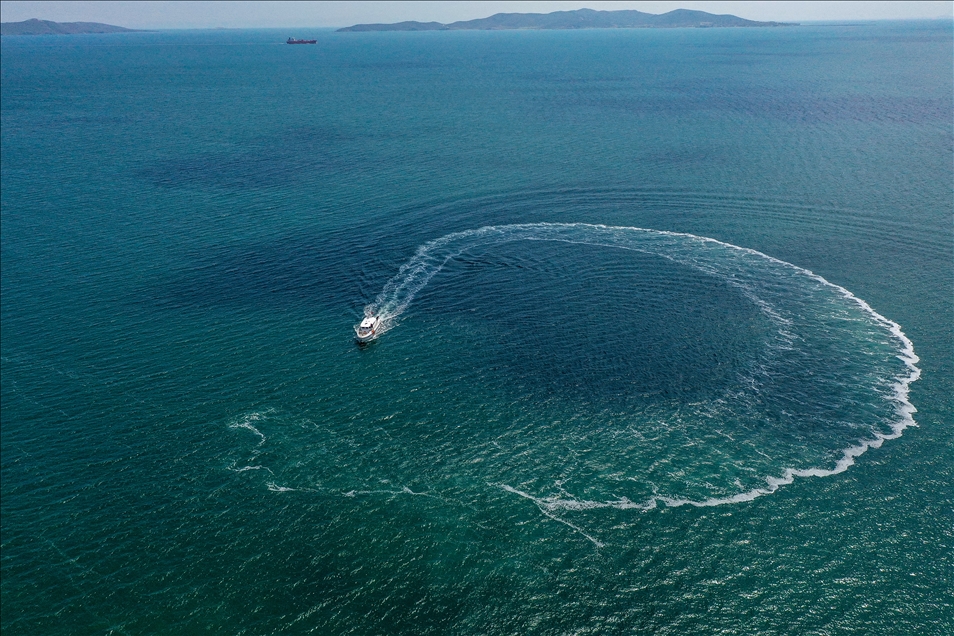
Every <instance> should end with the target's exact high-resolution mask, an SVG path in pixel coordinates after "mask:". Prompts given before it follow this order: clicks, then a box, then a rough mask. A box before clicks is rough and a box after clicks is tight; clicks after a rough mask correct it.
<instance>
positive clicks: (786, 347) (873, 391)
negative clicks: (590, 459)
mask: <svg viewBox="0 0 954 636" xmlns="http://www.w3.org/2000/svg"><path fill="white" fill-rule="evenodd" d="M514 241H556V242H564V243H569V244H579V245H591V246H604V247H612V248H617V249H622V250H632V251H636V252H641V253H644V254H649V255H653V256H656V257H660V258H663V259H667V260H668V261H670V262H672V263H676V264H678V265H682V266H687V267H690V268H693V269H695V270H698V271H701V272H703V273H704V274H706V275H709V276H711V277H713V278H715V279H718V280H719V281H722V282H724V283H725V284H727V285H729V286H731V287H732V288H734V289H735V290H736V291H737V292H739V293H740V294H741V295H742V296H743V297H744V298H745V299H747V300H748V301H750V302H751V303H752V304H753V305H754V306H755V307H757V308H758V310H759V311H760V312H761V313H762V315H763V316H764V317H765V318H766V319H767V320H768V321H769V322H770V323H771V324H772V325H773V333H772V336H771V337H770V338H769V339H768V341H766V342H765V343H763V348H764V350H765V351H766V352H767V353H766V355H765V360H764V361H763V362H762V363H760V365H759V367H760V368H759V370H758V371H757V374H758V375H757V376H753V377H752V378H751V381H750V382H748V385H747V386H743V387H740V388H738V391H737V392H736V393H735V394H733V395H728V396H723V398H722V399H720V400H718V404H710V405H707V406H706V407H704V408H700V409H699V410H698V411H696V412H695V415H692V416H691V417H692V418H694V419H695V420H698V422H695V423H693V424H692V425H693V426H696V428H695V429H694V430H695V431H699V430H706V432H707V434H708V433H711V431H712V430H713V429H719V428H720V427H722V426H723V425H728V426H733V427H735V428H733V430H734V431H738V433H736V434H737V435H743V434H749V433H751V431H757V433H752V434H751V435H750V439H749V441H748V442H746V443H748V444H749V446H748V447H744V448H743V445H742V443H741V442H740V443H738V444H737V445H736V446H734V447H731V448H730V447H729V446H728V445H729V442H726V445H727V448H729V449H730V450H729V451H727V450H726V449H715V450H712V449H709V448H707V446H711V444H709V443H708V442H706V443H702V442H701V437H699V434H698V433H692V434H694V435H697V437H696V438H694V439H688V441H687V440H686V439H681V440H680V442H679V449H678V450H673V449H674V448H676V446H675V445H674V443H673V445H672V447H671V448H670V447H661V448H658V449H650V448H646V449H642V450H639V453H643V454H645V456H633V455H632V454H629V455H626V457H627V459H626V461H627V462H630V463H628V464H627V465H625V466H622V468H621V470H623V471H624V472H625V471H628V472H629V473H630V474H634V475H635V476H633V477H629V478H628V479H631V480H632V481H642V482H643V483H644V484H652V492H651V493H650V492H648V490H647V493H646V495H640V496H638V497H632V498H628V497H627V496H622V495H618V494H617V495H615V496H612V495H611V496H608V497H607V498H606V499H604V500H593V499H578V498H576V497H574V496H572V495H570V494H569V493H567V492H566V491H564V490H563V489H562V486H561V487H560V488H559V489H558V492H557V493H556V494H544V493H541V494H539V495H534V494H531V493H529V492H526V491H525V490H526V487H524V486H522V485H520V484H518V486H519V488H518V487H517V486H513V485H507V483H505V481H506V479H495V480H494V481H493V483H495V484H496V485H497V486H498V487H500V488H502V489H504V490H505V491H506V492H509V493H512V494H517V495H519V496H521V497H524V498H528V499H531V500H533V501H534V502H535V503H536V505H537V506H538V507H539V508H540V510H541V511H542V512H544V514H546V515H547V516H551V517H552V516H554V515H555V514H556V513H557V512H558V511H562V512H571V511H585V510H593V509H598V508H616V509H633V510H649V509H652V508H655V507H656V506H657V505H666V506H682V505H692V506H715V505H723V504H733V503H739V502H743V501H750V500H752V499H755V498H756V497H760V496H763V495H767V494H770V493H773V492H775V491H777V490H778V489H779V488H781V487H782V486H784V485H786V484H790V483H792V482H793V481H794V480H795V479H796V478H799V477H825V476H830V475H835V474H838V473H841V472H844V471H845V470H847V469H848V468H849V467H850V466H851V465H853V464H854V462H855V460H856V459H857V457H858V456H860V455H861V454H863V453H864V452H866V451H867V450H868V449H871V448H878V447H880V446H881V445H882V443H883V442H884V441H885V440H890V439H895V438H897V437H900V436H901V434H902V432H903V431H904V429H905V428H907V427H909V426H914V425H915V421H914V417H913V415H914V413H915V411H916V409H915V408H914V406H913V405H912V404H911V402H910V401H909V399H908V394H909V385H910V384H911V383H912V382H914V381H915V380H917V379H918V377H919V376H920V373H921V372H920V369H919V368H918V367H917V362H918V357H917V355H916V354H915V352H914V346H913V344H912V343H911V340H910V339H909V338H908V337H907V336H906V335H905V334H904V332H903V331H902V330H901V327H900V326H899V325H898V324H897V323H895V322H893V321H891V320H889V319H888V318H885V317H884V316H882V315H881V314H879V313H878V312H876V311H875V310H874V309H872V308H871V306H869V305H868V303H866V302H865V301H863V300H861V299H860V298H858V297H856V296H855V295H854V294H852V293H851V292H850V291H848V290H847V289H845V288H843V287H840V286H838V285H835V284H833V283H831V282H829V281H827V280H825V279H824V278H822V277H821V276H819V275H817V274H814V273H813V272H811V271H809V270H807V269H804V268H801V267H798V266H796V265H793V264H791V263H787V262H784V261H781V260H779V259H776V258H773V257H771V256H768V255H766V254H763V253H761V252H758V251H755V250H752V249H747V248H743V247H738V246H735V245H731V244H728V243H724V242H722V241H718V240H715V239H711V238H706V237H701V236H695V235H691V234H682V233H676V232H665V231H658V230H650V229H642V228H635V227H612V226H604V225H590V224H583V223H531V224H519V225H502V226H489V227H482V228H479V229H474V230H468V231H464V232H457V233H454V234H448V235H446V236H443V237H441V238H438V239H436V240H433V241H430V242H428V243H426V244H424V245H422V246H421V247H420V248H419V249H418V250H417V252H416V253H415V254H414V256H413V257H412V258H411V259H410V260H409V261H408V262H407V263H405V264H404V265H402V266H401V268H400V270H399V271H398V273H397V274H396V275H395V276H394V277H393V278H392V279H391V280H389V281H388V283H387V284H386V285H385V287H384V289H383V290H382V291H381V293H380V294H379V295H378V297H377V298H376V299H375V301H374V302H373V303H371V304H370V305H368V306H367V307H366V308H365V315H366V316H377V317H379V318H380V325H379V327H378V329H377V333H376V335H377V336H380V335H381V334H383V333H386V332H387V331H389V330H391V329H394V328H395V327H397V326H398V325H399V324H400V321H401V316H402V315H403V314H404V313H405V312H406V311H407V310H408V308H409V307H410V306H411V304H412V302H413V301H414V298H415V296H416V295H417V294H418V293H419V292H420V291H421V290H422V289H424V287H425V286H427V284H428V283H429V282H430V281H431V279H433V278H434V276H435V275H436V274H437V273H438V272H440V271H441V269H442V268H444V266H445V265H446V264H447V263H448V262H449V261H451V260H453V259H455V258H457V257H459V256H460V255H462V254H463V253H465V252H467V251H468V250H473V249H475V248H486V247H488V246H493V245H500V244H504V243H510V242H514ZM786 383H787V384H786ZM806 386H808V387H809V388H808V389H806ZM806 390H807V391H808V392H809V394H806V393H805V391H806ZM773 391H775V392H787V393H786V394H785V395H784V396H783V397H782V398H781V399H779V400H776V401H775V402H772V400H774V398H775V396H774V395H766V393H771V392H773ZM847 391H854V393H852V394H851V395H850V396H848V397H843V398H842V397H840V395H841V394H842V393H846V392H847ZM806 395H808V397H806ZM812 400H815V401H817V402H823V401H824V402H832V403H833V404H834V406H832V407H831V408H829V409H828V410H827V411H822V410H819V409H814V410H812V409H813V404H812ZM838 400H841V401H840V402H839V401H838ZM769 402H772V404H770V406H766V404H768V403H769ZM780 404H781V405H782V406H778V405H780ZM800 404H801V405H806V406H804V409H803V411H802V412H794V413H792V412H791V411H792V409H793V408H798V405H800ZM792 405H795V406H794V407H793V406H792ZM828 406H829V405H828V404H826V408H827V407H828ZM770 407H771V408H770ZM783 407H784V408H783ZM786 408H788V409H789V411H788V412H786V410H785V409H786ZM779 412H781V413H782V415H781V416H780V415H778V413H779ZM832 413H836V414H837V415H832ZM670 415H671V417H670V418H669V423H668V424H667V426H669V429H670V430H671V429H675V428H678V427H679V426H681V425H683V424H684V423H685V422H686V421H687V416H686V411H685V410H681V411H679V412H678V413H677V414H675V415H672V414H670ZM782 416H785V417H789V418H790V419H791V420H795V421H797V420H799V419H800V420H802V421H803V423H804V426H803V427H802V428H803V429H804V430H809V431H822V433H821V434H818V437H817V439H814V438H810V437H809V438H806V436H805V435H802V437H801V438H797V439H801V440H805V439H808V441H807V442H805V441H802V442H798V443H801V444H803V446H805V447H806V448H807V447H810V446H811V445H812V444H816V445H818V446H819V447H823V448H820V449H819V448H809V450H805V451H804V452H803V449H802V448H800V447H798V443H795V442H792V441H791V440H792V439H796V437H795V436H792V437H791V438H790V439H789V441H788V442H773V441H772V440H773V439H775V438H779V437H782V435H780V434H778V431H779V430H781V429H772V428H771V426H780V425H779V424H777V421H778V418H780V417H782ZM654 417H655V421H659V420H664V419H666V418H665V414H663V415H659V414H657V415H656V416H654ZM773 418H774V419H773ZM825 418H828V419H825ZM690 419H691V418H690ZM770 420H771V422H774V423H771V422H770ZM767 423H769V424H771V425H769V424H767ZM706 427H708V428H706ZM800 430H802V429H800ZM715 432H716V433H719V434H720V435H723V436H724V437H725V438H727V439H728V440H733V442H734V441H735V439H734V437H733V436H731V435H728V434H723V433H722V432H721V430H716V431H715ZM785 432H786V433H787V431H785ZM812 434H814V433H812ZM687 435H688V434H687ZM758 435H761V437H758ZM826 435H827V437H826ZM773 436H774V437H773ZM819 440H820V441H819ZM783 443H784V444H788V447H782V446H781V444H783ZM772 444H775V446H771V445H772ZM766 445H768V446H766ZM630 448H637V446H633V447H630ZM686 449H690V450H686ZM737 449H743V450H741V451H738V453H740V454H735V455H734V454H733V453H735V452H736V450H737ZM793 449H794V450H793ZM766 451H767V452H766ZM809 451H810V452H809ZM627 452H628V451H627ZM660 453H661V454H663V455H665V454H666V453H671V457H669V456H667V457H663V458H662V459H664V460H665V461H666V462H669V461H670V460H672V462H673V465H675V464H676V463H677V462H676V460H679V461H682V462H683V466H682V468H680V470H679V471H675V470H674V476H673V477H671V478H669V479H668V481H667V482H666V483H665V484H664V485H661V486H659V487H658V488H657V485H656V483H657V477H658V472H657V473H650V472H649V469H648V468H645V467H642V468H641V467H640V464H641V463H647V464H648V463H654V462H656V463H658V460H659V459H660V456H659V454H660ZM692 453H697V454H698V455H697V456H695V457H696V459H695V460H694V459H693V457H694V455H692ZM705 453H709V454H708V455H705V457H704V458H703V457H702V455H703V454H705ZM623 454H624V455H625V454H626V453H623ZM693 462H695V464H696V465H698V466H705V468H699V471H700V472H699V474H698V475H695V476H693V475H692V474H689V473H691V472H692V470H691V469H692V468H693ZM686 466H689V469H686ZM713 466H715V468H713ZM705 471H709V472H705ZM676 472H679V475H678V476H676V475H675V473H676ZM530 481H534V479H526V480H523V481H522V482H521V483H528V482H530ZM511 483H513V482H511ZM686 484H695V485H693V486H686ZM699 484H703V485H702V486H699ZM713 484H715V485H713ZM588 490H589V491H590V492H592V489H588ZM597 490H598V489H597ZM551 492H552V491H551ZM611 492H615V491H612V489H610V490H609V492H608V493H607V494H609V493H611ZM557 520H558V521H560V522H561V523H568V522H566V521H565V520H563V519H557ZM570 525H571V527H575V526H572V524H570Z"/></svg>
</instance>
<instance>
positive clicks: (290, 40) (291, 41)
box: [285, 38, 318, 44]
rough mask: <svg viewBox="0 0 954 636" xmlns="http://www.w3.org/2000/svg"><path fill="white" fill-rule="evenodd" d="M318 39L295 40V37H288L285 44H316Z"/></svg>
mask: <svg viewBox="0 0 954 636" xmlns="http://www.w3.org/2000/svg"><path fill="white" fill-rule="evenodd" d="M317 43H318V40H296V39H295V38H288V41H287V42H285V44H317Z"/></svg>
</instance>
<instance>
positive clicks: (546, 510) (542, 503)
mask: <svg viewBox="0 0 954 636" xmlns="http://www.w3.org/2000/svg"><path fill="white" fill-rule="evenodd" d="M500 487H501V488H503V489H504V490H506V491H507V492H512V493H513V494H515V495H519V496H521V497H523V498H524V499H529V500H530V501H532V502H533V503H535V504H537V508H539V509H540V512H542V513H543V514H544V516H546V517H549V518H550V519H553V520H554V521H557V522H559V523H562V524H563V525H565V526H568V527H570V528H572V529H573V530H575V531H576V532H578V533H580V534H581V535H583V536H584V537H586V538H587V539H589V540H590V541H592V542H593V544H594V545H595V546H596V547H597V548H603V547H606V544H605V543H603V542H602V541H600V540H599V539H597V538H596V537H594V536H592V535H590V534H587V532H586V531H585V530H583V528H581V527H579V526H577V525H574V524H572V523H570V522H569V521H567V520H566V519H561V518H560V517H558V516H556V515H555V514H553V513H552V510H553V508H552V507H551V505H550V500H547V499H539V498H537V497H534V496H533V495H529V494H527V493H525V492H523V491H520V490H517V489H516V488H513V487H511V486H507V485H504V484H500ZM592 507H594V508H598V507H605V506H600V505H599V504H594V505H593V506H592Z"/></svg>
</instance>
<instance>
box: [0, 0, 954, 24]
mask: <svg viewBox="0 0 954 636" xmlns="http://www.w3.org/2000/svg"><path fill="white" fill-rule="evenodd" d="M584 7H586V8H589V9H597V10H604V11H612V10H618V9H637V10H639V11H644V12H646V13H666V12H667V11H672V10H673V9H698V10H701V11H708V12H709V13H730V14H733V15H737V16H739V17H742V18H748V19H750V20H775V21H778V22H810V21H841V20H899V19H900V20H904V19H924V18H954V3H952V2H8V1H0V19H2V21H3V22H19V21H21V20H27V19H29V18H39V19H41V20H53V21H56V22H105V23H107V24H115V25H118V26H124V27H128V28H138V29H194V28H223V27H224V28H269V27H276V28H277V27H342V26H349V25H352V24H358V23H367V22H400V21H402V20H418V21H421V22H431V21H436V22H444V23H448V22H454V21H456V20H472V19H474V18H485V17H487V16H489V15H493V14H494V13H549V12H551V11H567V10H573V9H580V8H584Z"/></svg>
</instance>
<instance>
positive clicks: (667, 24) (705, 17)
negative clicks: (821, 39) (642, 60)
mask: <svg viewBox="0 0 954 636" xmlns="http://www.w3.org/2000/svg"><path fill="white" fill-rule="evenodd" d="M778 26H797V25H795V24H793V23H787V22H756V21H755V20H746V19H745V18H740V17H738V16H734V15H716V14H713V13H706V12H705V11H692V10H690V9H676V10H675V11H670V12H669V13H662V14H654V13H644V12H642V11H635V10H625V11H596V10H594V9H577V10H576V11H554V12H553V13H497V14H494V15H492V16H490V17H489V18H480V19H478V20H464V21H461V22H452V23H450V24H441V23H440V22H414V21H408V22H397V23H395V24H356V25H354V26H350V27H345V28H343V29H338V31H339V32H342V31H343V32H357V31H463V30H470V31H473V30H481V31H502V30H512V29H675V28H686V27H696V28H706V27H778Z"/></svg>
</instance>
